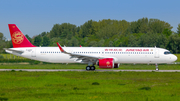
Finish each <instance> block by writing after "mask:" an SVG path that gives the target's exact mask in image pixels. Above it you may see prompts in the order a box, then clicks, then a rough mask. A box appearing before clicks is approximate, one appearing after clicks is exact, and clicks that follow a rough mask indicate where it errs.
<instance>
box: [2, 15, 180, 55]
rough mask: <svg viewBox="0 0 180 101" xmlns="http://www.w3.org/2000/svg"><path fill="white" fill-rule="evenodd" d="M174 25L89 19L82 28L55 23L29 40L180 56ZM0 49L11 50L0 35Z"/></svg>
mask: <svg viewBox="0 0 180 101" xmlns="http://www.w3.org/2000/svg"><path fill="white" fill-rule="evenodd" d="M172 28H173V27H172V26H171V25H170V24H169V23H168V22H165V21H161V20H159V19H148V18H141V19H138V20H137V21H132V22H128V21H126V20H111V19H104V20H99V21H93V20H89V21H87V22H85V23H84V24H83V25H81V26H76V25H74V24H70V23H62V24H55V25H54V26H53V28H52V29H51V30H50V31H49V32H42V33H41V34H39V35H37V36H34V37H33V38H30V37H29V36H28V35H26V37H27V38H28V40H29V41H30V42H31V43H33V44H34V45H35V46H57V45H56V42H59V43H60V44H61V45H66V46H72V47H75V46H78V47H79V45H81V46H83V47H155V46H156V47H160V48H166V49H168V50H170V51H171V52H172V53H180V51H179V50H180V24H179V25H178V27H177V32H173V31H172ZM0 42H1V43H2V44H1V45H0V50H2V48H4V47H7V48H9V47H12V43H11V42H8V41H5V38H4V37H3V34H2V33H1V34H0Z"/></svg>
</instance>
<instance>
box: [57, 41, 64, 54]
mask: <svg viewBox="0 0 180 101" xmlns="http://www.w3.org/2000/svg"><path fill="white" fill-rule="evenodd" d="M57 45H58V47H59V49H60V51H61V52H65V51H64V50H63V48H62V47H61V45H60V44H59V43H58V42H57Z"/></svg>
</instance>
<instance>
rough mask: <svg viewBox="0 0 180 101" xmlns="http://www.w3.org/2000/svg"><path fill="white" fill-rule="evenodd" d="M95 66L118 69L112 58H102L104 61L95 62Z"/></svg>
mask: <svg viewBox="0 0 180 101" xmlns="http://www.w3.org/2000/svg"><path fill="white" fill-rule="evenodd" d="M97 65H98V66H99V68H118V67H119V64H118V63H114V59H113V58H104V59H99V60H98V62H97Z"/></svg>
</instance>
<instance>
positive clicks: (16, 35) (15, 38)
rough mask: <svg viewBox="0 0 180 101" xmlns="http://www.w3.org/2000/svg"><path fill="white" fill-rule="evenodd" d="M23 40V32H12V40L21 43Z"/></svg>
mask: <svg viewBox="0 0 180 101" xmlns="http://www.w3.org/2000/svg"><path fill="white" fill-rule="evenodd" d="M23 40H24V35H23V34H22V33H21V32H19V31H17V32H14V33H13V34H12V41H13V42H14V43H15V44H21V43H22V42H23Z"/></svg>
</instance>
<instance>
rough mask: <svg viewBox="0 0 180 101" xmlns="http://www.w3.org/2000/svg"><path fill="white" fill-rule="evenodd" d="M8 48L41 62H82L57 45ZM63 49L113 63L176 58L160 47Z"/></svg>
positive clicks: (171, 60) (166, 61) (147, 61)
mask: <svg viewBox="0 0 180 101" xmlns="http://www.w3.org/2000/svg"><path fill="white" fill-rule="evenodd" d="M10 49H13V50H19V51H23V53H16V52H14V51H9V50H6V52H8V53H11V54H14V55H18V56H22V57H25V58H29V59H33V60H38V61H43V62H51V63H82V61H76V60H77V58H71V56H70V55H69V54H65V53H62V52H61V51H60V50H59V48H58V47H27V48H10ZM63 49H64V50H66V51H67V52H70V53H74V54H84V55H88V56H99V57H103V58H114V62H115V63H171V62H174V61H176V60H177V57H176V56H175V55H173V54H165V52H169V51H168V50H166V49H162V48H150V47H63Z"/></svg>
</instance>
